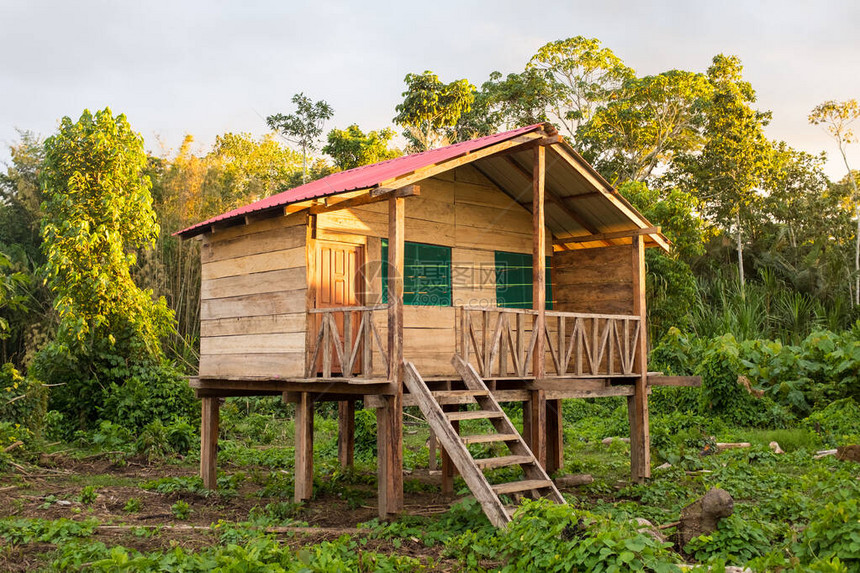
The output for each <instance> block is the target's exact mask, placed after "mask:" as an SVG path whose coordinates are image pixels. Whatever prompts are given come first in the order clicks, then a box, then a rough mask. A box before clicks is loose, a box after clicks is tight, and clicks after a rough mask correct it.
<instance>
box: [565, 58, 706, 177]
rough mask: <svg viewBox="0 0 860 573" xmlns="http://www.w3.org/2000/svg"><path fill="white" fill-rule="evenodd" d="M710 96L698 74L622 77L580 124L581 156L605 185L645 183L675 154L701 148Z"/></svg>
mask: <svg viewBox="0 0 860 573" xmlns="http://www.w3.org/2000/svg"><path fill="white" fill-rule="evenodd" d="M710 96H711V85H710V83H709V82H708V79H707V78H706V77H705V76H704V75H702V74H696V73H692V72H684V71H678V70H671V71H668V72H663V73H661V74H657V75H655V76H646V77H644V78H628V79H627V80H625V81H624V84H623V85H622V86H621V87H620V88H619V89H618V90H616V91H615V92H613V93H612V95H611V97H610V98H609V99H608V101H607V102H606V103H605V104H604V105H601V106H599V107H598V108H597V109H595V110H594V112H593V114H592V116H591V118H590V119H589V120H588V121H586V122H585V123H583V124H581V125H580V127H579V129H578V130H577V134H576V135H577V139H578V140H579V143H580V145H581V150H582V151H581V152H582V153H583V155H584V156H585V158H586V159H588V160H589V161H590V162H592V164H594V166H595V167H596V168H597V170H598V171H600V172H601V173H602V174H603V175H604V176H605V177H606V178H607V179H609V181H614V182H616V184H621V183H623V182H625V181H646V180H648V179H649V178H650V177H651V175H652V174H653V173H654V170H655V169H657V168H658V167H661V166H666V165H668V164H669V163H671V161H672V158H673V157H674V155H675V154H676V153H679V152H682V153H683V152H686V153H691V152H695V151H698V150H699V149H701V147H702V145H703V144H704V133H703V131H704V123H705V113H704V112H705V107H706V104H707V102H708V101H709V99H710Z"/></svg>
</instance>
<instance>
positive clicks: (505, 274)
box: [496, 251, 552, 309]
mask: <svg viewBox="0 0 860 573" xmlns="http://www.w3.org/2000/svg"><path fill="white" fill-rule="evenodd" d="M551 261H552V259H551V258H550V257H547V258H546V308H547V309H552V266H551ZM496 305H497V306H499V307H502V308H532V306H533V297H532V256H531V255H524V254H522V253H509V252H506V251H496Z"/></svg>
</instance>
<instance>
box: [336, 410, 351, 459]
mask: <svg viewBox="0 0 860 573" xmlns="http://www.w3.org/2000/svg"><path fill="white" fill-rule="evenodd" d="M337 426H338V432H337V457H338V460H340V467H342V468H351V467H352V466H353V463H354V462H355V401H353V400H342V401H340V402H338V403H337Z"/></svg>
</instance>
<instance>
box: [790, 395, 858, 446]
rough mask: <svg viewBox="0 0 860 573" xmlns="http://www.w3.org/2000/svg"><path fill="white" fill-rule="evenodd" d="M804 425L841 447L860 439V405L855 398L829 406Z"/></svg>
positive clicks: (810, 417) (807, 420)
mask: <svg viewBox="0 0 860 573" xmlns="http://www.w3.org/2000/svg"><path fill="white" fill-rule="evenodd" d="M803 425H804V426H805V427H806V428H808V429H810V430H813V431H815V432H817V433H818V434H819V435H820V436H821V438H822V439H823V440H824V441H826V442H827V443H829V444H831V445H840V444H842V443H845V442H847V441H854V440H857V439H858V438H860V405H858V404H857V402H855V401H854V399H853V398H845V399H842V400H837V401H835V402H833V403H831V404H828V405H827V407H825V408H824V409H823V410H819V411H817V412H813V413H812V414H810V415H809V417H808V418H806V419H805V420H803Z"/></svg>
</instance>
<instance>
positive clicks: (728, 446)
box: [717, 442, 752, 452]
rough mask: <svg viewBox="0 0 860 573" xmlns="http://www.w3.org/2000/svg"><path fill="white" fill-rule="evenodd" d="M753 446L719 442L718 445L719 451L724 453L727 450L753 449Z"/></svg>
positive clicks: (742, 443)
mask: <svg viewBox="0 0 860 573" xmlns="http://www.w3.org/2000/svg"><path fill="white" fill-rule="evenodd" d="M751 447H752V444H751V443H749V442H719V443H718V444H717V451H718V452H724V451H726V450H737V449H741V448H751Z"/></svg>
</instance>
